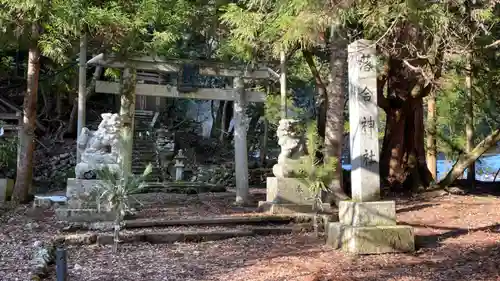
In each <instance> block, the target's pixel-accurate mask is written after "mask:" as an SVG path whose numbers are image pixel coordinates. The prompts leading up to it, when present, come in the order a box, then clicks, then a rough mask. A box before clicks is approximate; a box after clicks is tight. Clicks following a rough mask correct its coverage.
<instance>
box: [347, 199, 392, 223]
mask: <svg viewBox="0 0 500 281" xmlns="http://www.w3.org/2000/svg"><path fill="white" fill-rule="evenodd" d="M339 219H340V220H339V221H340V222H341V223H342V224H345V225H350V226H383V225H396V202H394V201H375V202H352V201H341V202H340V204H339Z"/></svg>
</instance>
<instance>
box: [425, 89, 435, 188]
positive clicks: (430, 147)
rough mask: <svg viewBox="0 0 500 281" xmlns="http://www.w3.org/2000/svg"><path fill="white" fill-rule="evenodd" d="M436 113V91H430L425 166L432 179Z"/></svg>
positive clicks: (433, 176)
mask: <svg viewBox="0 0 500 281" xmlns="http://www.w3.org/2000/svg"><path fill="white" fill-rule="evenodd" d="M436 113H437V112H436V93H435V92H434V91H432V93H431V94H430V96H429V99H428V100H427V167H428V168H429V172H430V173H431V175H432V178H433V179H434V181H437V142H436V134H437V114H436Z"/></svg>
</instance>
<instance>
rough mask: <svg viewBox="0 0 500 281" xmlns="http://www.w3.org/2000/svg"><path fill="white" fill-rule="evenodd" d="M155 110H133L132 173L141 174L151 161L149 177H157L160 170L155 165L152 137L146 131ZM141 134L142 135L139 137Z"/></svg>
mask: <svg viewBox="0 0 500 281" xmlns="http://www.w3.org/2000/svg"><path fill="white" fill-rule="evenodd" d="M154 116H155V112H153V111H147V110H136V111H135V120H134V121H135V136H136V137H135V138H134V144H133V156H134V157H133V158H134V160H133V161H132V173H134V174H141V173H142V172H143V171H144V169H145V167H146V165H147V164H148V163H151V164H152V165H153V171H152V173H151V174H150V178H158V177H159V176H160V175H161V171H160V169H159V168H158V167H156V151H155V146H154V145H155V144H154V141H155V140H154V139H153V138H151V136H148V134H147V132H149V131H150V124H151V122H152V121H153V118H154ZM140 135H142V137H140Z"/></svg>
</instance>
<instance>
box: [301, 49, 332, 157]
mask: <svg viewBox="0 0 500 281" xmlns="http://www.w3.org/2000/svg"><path fill="white" fill-rule="evenodd" d="M302 54H303V56H304V59H305V60H306V62H307V65H308V66H309V70H311V74H312V75H313V78H314V83H315V84H316V107H317V108H318V114H317V116H316V129H317V130H318V135H319V136H320V138H321V139H322V140H324V139H325V130H326V106H327V99H328V97H327V93H326V86H325V84H324V83H323V80H322V79H321V75H320V73H319V71H318V69H317V68H316V64H315V63H314V58H313V55H312V53H311V52H309V51H307V50H302ZM317 156H318V157H319V158H320V159H321V158H322V157H323V156H322V155H317Z"/></svg>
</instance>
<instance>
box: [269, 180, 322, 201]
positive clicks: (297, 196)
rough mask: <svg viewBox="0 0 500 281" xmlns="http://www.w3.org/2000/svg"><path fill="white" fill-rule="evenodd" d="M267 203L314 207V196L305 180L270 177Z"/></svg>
mask: <svg viewBox="0 0 500 281" xmlns="http://www.w3.org/2000/svg"><path fill="white" fill-rule="evenodd" d="M266 188H267V190H266V193H267V196H266V201H267V202H272V203H277V204H297V205H312V203H313V196H314V195H313V194H312V193H311V191H309V188H308V185H307V183H306V182H305V181H304V179H299V178H277V177H276V178H275V177H268V178H267V181H266Z"/></svg>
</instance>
